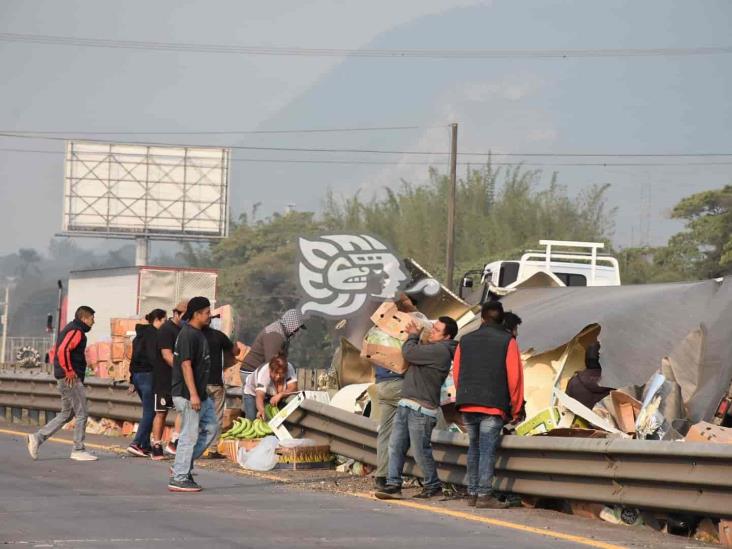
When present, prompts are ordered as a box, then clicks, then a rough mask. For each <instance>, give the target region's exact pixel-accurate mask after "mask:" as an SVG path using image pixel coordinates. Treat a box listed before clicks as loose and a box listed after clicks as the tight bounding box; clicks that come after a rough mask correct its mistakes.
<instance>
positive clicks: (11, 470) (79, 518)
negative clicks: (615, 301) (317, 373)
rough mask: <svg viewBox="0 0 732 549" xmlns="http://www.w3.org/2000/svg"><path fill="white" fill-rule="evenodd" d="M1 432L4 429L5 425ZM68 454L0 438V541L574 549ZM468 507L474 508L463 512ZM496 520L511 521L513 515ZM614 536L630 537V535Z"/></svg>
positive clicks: (212, 477)
mask: <svg viewBox="0 0 732 549" xmlns="http://www.w3.org/2000/svg"><path fill="white" fill-rule="evenodd" d="M4 426H5V427H11V426H9V425H7V424H4V425H3V424H0V428H2V427H4ZM12 427H13V428H14V427H15V426H12ZM69 452H70V447H69V446H68V445H65V444H61V443H54V442H52V441H49V442H47V443H46V444H44V445H43V446H42V447H41V451H40V459H39V460H38V461H35V462H34V461H32V460H31V459H30V458H29V456H28V453H27V451H26V448H25V444H24V440H23V438H22V437H20V436H13V435H8V434H7V433H6V434H2V435H0V544H2V543H4V544H7V545H11V546H13V545H20V546H24V547H79V548H88V547H104V548H107V547H120V548H121V547H124V548H137V547H161V546H163V547H164V546H168V547H181V548H189V547H190V548H200V547H216V548H218V547H267V548H268V549H272V548H273V547H287V546H292V547H298V548H301V547H339V548H340V547H345V548H349V549H356V548H369V549H373V548H375V547H377V548H392V547H420V548H425V549H427V548H439V549H448V548H453V547H461V548H471V547H475V548H478V547H480V548H486V547H511V548H515V549H518V548H524V547H525V548H531V549H535V548H536V547H539V546H540V547H547V548H556V547H579V546H581V544H577V543H575V542H572V541H568V540H566V539H565V540H556V539H553V538H551V537H547V536H542V535H538V534H535V533H532V532H525V531H521V530H517V529H513V528H505V527H501V526H496V525H491V524H482V523H476V522H471V521H467V520H461V519H460V518H457V517H453V516H441V515H436V514H434V513H431V512H428V511H424V510H418V509H410V508H403V507H397V506H393V505H388V504H385V503H383V502H379V501H376V500H369V499H365V498H358V497H353V496H346V495H341V494H333V493H328V492H318V491H312V490H302V489H295V488H292V487H288V486H285V485H282V484H278V483H277V482H275V481H272V480H266V479H260V478H252V477H247V476H242V475H237V474H231V473H226V472H218V471H215V470H203V469H202V470H199V471H198V475H197V480H198V482H199V483H200V484H201V485H202V486H204V488H205V489H204V491H203V492H201V493H198V494H180V493H170V492H168V491H167V469H168V463H166V462H162V463H155V462H152V461H150V460H145V459H134V458H123V457H121V456H120V455H118V454H114V453H107V452H102V451H98V450H97V451H95V453H97V454H98V455H99V456H100V459H99V461H97V462H87V463H83V462H82V463H79V462H74V461H71V460H69V459H68V456H69ZM465 511H466V512H472V511H469V509H468V508H467V507H466V508H465ZM487 513H490V512H487ZM493 513H494V515H492V516H494V517H495V516H498V517H500V518H501V519H505V520H511V515H510V513H511V511H499V512H493ZM495 513H502V514H501V515H495ZM487 516H491V515H490V514H488V515H487ZM568 518H569V517H568ZM600 524H602V523H600ZM564 526H565V527H566V523H565V524H564ZM598 526H599V525H598ZM541 527H546V526H544V525H541ZM565 531H566V528H565ZM613 532H614V531H613ZM617 532H622V533H623V534H624V535H625V536H629V535H630V536H632V532H631V531H630V530H629V529H627V528H626V529H623V530H618V531H617ZM585 539H586V538H585ZM628 539H630V538H628ZM588 541H589V540H588ZM597 542H601V540H599V539H598V540H597ZM614 543H616V544H617V543H618V542H617V539H616V540H615V541H614ZM620 545H624V544H622V543H621V544H620ZM633 545H635V544H633ZM595 546H602V545H601V544H600V543H597V544H596V545H595ZM607 547H610V546H607Z"/></svg>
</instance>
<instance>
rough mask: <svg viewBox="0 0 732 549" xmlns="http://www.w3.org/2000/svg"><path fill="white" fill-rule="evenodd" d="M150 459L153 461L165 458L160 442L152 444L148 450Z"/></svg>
mask: <svg viewBox="0 0 732 549" xmlns="http://www.w3.org/2000/svg"><path fill="white" fill-rule="evenodd" d="M150 459H152V460H153V461H162V460H164V459H165V453H164V452H163V445H162V444H153V447H152V450H150Z"/></svg>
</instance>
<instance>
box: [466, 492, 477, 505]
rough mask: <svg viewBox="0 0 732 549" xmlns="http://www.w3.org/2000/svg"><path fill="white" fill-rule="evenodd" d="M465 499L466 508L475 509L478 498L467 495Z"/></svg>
mask: <svg viewBox="0 0 732 549" xmlns="http://www.w3.org/2000/svg"><path fill="white" fill-rule="evenodd" d="M465 499H466V501H467V503H468V507H475V503H476V502H477V501H478V496H472V495H470V494H468V497H467V498H465Z"/></svg>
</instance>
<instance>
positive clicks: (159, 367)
mask: <svg viewBox="0 0 732 549" xmlns="http://www.w3.org/2000/svg"><path fill="white" fill-rule="evenodd" d="M178 333H180V326H178V325H176V324H175V322H173V321H172V320H170V319H168V320H166V321H165V324H163V325H162V326H160V329H159V330H158V332H157V339H158V352H157V356H156V357H155V362H154V364H153V380H154V385H155V387H154V390H155V394H157V395H169V394H170V385H171V383H172V382H173V368H171V367H170V366H168V365H167V363H166V362H165V361H164V360H163V354H162V350H163V349H170V351H171V352H172V351H173V350H174V349H175V340H176V339H177V338H178Z"/></svg>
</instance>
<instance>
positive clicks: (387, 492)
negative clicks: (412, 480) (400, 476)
mask: <svg viewBox="0 0 732 549" xmlns="http://www.w3.org/2000/svg"><path fill="white" fill-rule="evenodd" d="M374 495H375V496H376V499H402V489H401V487H400V486H389V485H387V486H386V488H383V489H381V490H377V491H376V493H375V494H374Z"/></svg>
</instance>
